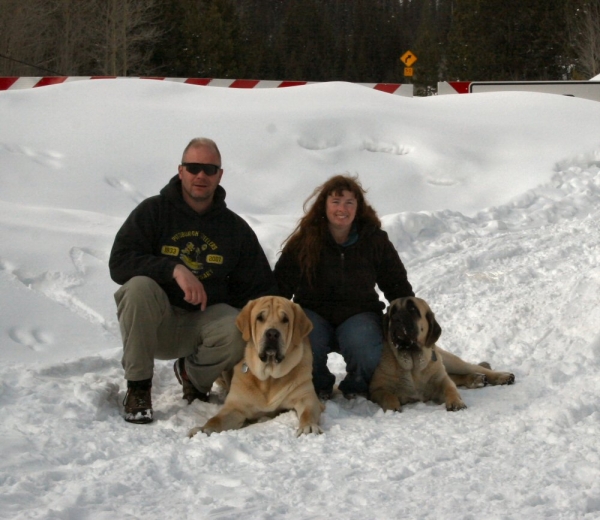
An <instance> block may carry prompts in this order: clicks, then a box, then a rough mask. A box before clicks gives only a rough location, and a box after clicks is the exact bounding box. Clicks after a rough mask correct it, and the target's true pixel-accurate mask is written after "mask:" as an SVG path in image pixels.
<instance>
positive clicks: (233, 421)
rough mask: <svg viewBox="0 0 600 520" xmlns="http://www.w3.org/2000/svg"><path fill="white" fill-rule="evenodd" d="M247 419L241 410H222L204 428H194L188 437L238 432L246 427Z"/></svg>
mask: <svg viewBox="0 0 600 520" xmlns="http://www.w3.org/2000/svg"><path fill="white" fill-rule="evenodd" d="M246 419H247V418H246V416H245V415H244V414H243V413H242V412H240V411H239V410H235V409H229V410H226V409H225V408H222V409H221V411H220V412H219V413H218V414H217V415H215V416H214V417H212V418H211V419H209V420H208V421H207V422H206V424H205V425H204V426H201V427H200V426H196V427H195V428H192V429H191V430H190V431H189V433H188V437H190V438H191V437H193V436H194V435H196V434H197V433H198V432H202V433H206V435H210V434H211V433H220V432H224V431H227V430H238V429H240V428H241V427H242V426H243V425H244V423H245V422H246Z"/></svg>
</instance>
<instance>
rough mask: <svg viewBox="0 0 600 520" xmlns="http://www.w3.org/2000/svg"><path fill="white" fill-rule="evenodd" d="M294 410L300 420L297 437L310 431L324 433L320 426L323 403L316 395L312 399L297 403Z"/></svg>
mask: <svg viewBox="0 0 600 520" xmlns="http://www.w3.org/2000/svg"><path fill="white" fill-rule="evenodd" d="M294 410H296V415H298V422H299V424H298V430H296V437H300V435H305V434H308V433H317V434H319V433H323V430H322V429H321V427H320V426H319V420H320V419H321V412H322V411H323V405H322V404H321V402H320V401H319V399H318V397H317V396H316V395H315V396H314V397H311V398H310V399H306V400H302V401H299V402H298V403H296V406H294Z"/></svg>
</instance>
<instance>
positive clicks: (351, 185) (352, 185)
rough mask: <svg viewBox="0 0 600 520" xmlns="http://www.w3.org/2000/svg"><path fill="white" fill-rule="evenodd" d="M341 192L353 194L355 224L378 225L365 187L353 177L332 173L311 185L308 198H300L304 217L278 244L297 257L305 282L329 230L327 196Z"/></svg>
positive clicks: (378, 221)
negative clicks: (325, 179)
mask: <svg viewBox="0 0 600 520" xmlns="http://www.w3.org/2000/svg"><path fill="white" fill-rule="evenodd" d="M343 191H349V192H351V193H353V194H354V196H355V197H356V202H357V205H356V217H355V219H354V222H355V223H357V224H358V225H359V226H360V225H362V224H372V225H374V226H375V227H378V228H380V227H381V221H380V220H379V217H378V216H377V212H376V211H375V210H374V209H373V208H372V207H371V206H370V205H369V203H368V202H367V201H366V199H365V193H366V190H365V189H364V188H363V187H362V185H361V184H360V182H359V181H358V178H357V177H351V176H348V175H336V176H334V177H331V179H329V180H328V181H327V182H325V183H324V184H322V185H321V186H318V187H317V188H315V190H314V191H313V192H312V194H311V195H310V197H308V199H306V200H305V201H304V205H303V209H304V216H303V217H302V218H301V219H300V221H299V222H298V225H297V226H296V229H294V231H293V232H292V234H291V235H290V236H289V237H287V238H286V239H285V241H284V242H283V245H282V247H283V252H289V253H291V254H294V255H295V256H296V257H297V258H298V263H299V265H300V269H301V271H302V274H303V275H306V277H307V279H308V282H309V284H312V282H313V279H314V274H315V271H316V268H317V264H318V262H319V258H320V256H321V250H322V249H323V244H324V243H325V239H326V237H327V234H328V233H329V228H328V221H327V214H326V207H327V197H328V196H329V195H338V196H341V195H342V192H343ZM313 199H314V200H313ZM311 201H313V202H312V204H310V203H311ZM309 204H310V206H309ZM307 208H308V209H307Z"/></svg>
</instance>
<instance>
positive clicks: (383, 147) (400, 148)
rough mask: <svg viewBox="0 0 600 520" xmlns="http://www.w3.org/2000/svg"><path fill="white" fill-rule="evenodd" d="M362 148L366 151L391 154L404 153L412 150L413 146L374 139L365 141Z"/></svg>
mask: <svg viewBox="0 0 600 520" xmlns="http://www.w3.org/2000/svg"><path fill="white" fill-rule="evenodd" d="M363 148H364V149H365V150H367V151H368V152H375V153H389V154H392V155H406V154H409V153H410V152H412V151H413V149H414V148H413V147H412V146H409V145H402V144H398V143H384V142H381V141H380V142H375V141H365V142H364V144H363Z"/></svg>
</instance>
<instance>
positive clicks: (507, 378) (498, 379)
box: [488, 372, 515, 385]
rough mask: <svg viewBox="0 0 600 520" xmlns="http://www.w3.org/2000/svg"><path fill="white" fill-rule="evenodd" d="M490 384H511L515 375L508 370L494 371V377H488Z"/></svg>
mask: <svg viewBox="0 0 600 520" xmlns="http://www.w3.org/2000/svg"><path fill="white" fill-rule="evenodd" d="M488 379H489V381H490V384H492V385H512V384H513V383H514V382H515V375H514V374H511V373H510V372H496V374H495V375H494V377H493V378H492V377H488Z"/></svg>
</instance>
